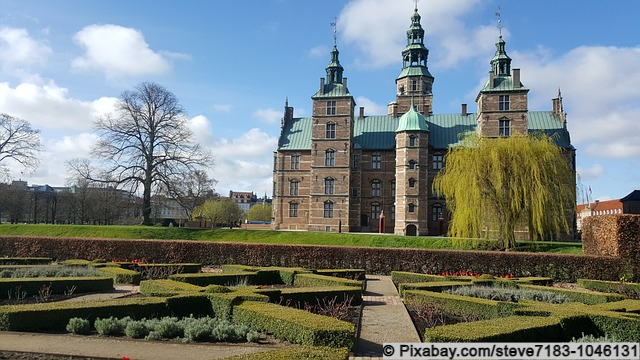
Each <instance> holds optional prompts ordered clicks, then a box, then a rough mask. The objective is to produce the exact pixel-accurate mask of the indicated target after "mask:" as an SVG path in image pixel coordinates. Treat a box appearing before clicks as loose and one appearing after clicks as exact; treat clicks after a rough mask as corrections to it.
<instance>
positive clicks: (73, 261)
mask: <svg viewBox="0 0 640 360" xmlns="http://www.w3.org/2000/svg"><path fill="white" fill-rule="evenodd" d="M92 264H93V263H92V262H91V261H89V260H84V259H69V260H64V261H63V262H62V265H66V266H84V267H87V266H89V265H92Z"/></svg>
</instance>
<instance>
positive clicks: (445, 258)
mask: <svg viewBox="0 0 640 360" xmlns="http://www.w3.org/2000/svg"><path fill="white" fill-rule="evenodd" d="M0 254H4V255H8V256H17V257H18V256H42V257H51V258H55V259H58V260H64V259H73V258H88V259H92V258H107V259H108V258H125V257H144V258H146V259H149V260H155V261H156V262H166V263H184V262H198V263H203V264H213V265H220V264H246V265H252V266H287V267H304V268H311V269H326V268H359V269H364V270H365V271H366V272H367V273H385V274H388V273H390V272H391V271H392V270H396V271H410V272H419V273H431V274H438V273H441V272H443V271H457V270H465V271H473V272H476V273H486V274H513V275H515V276H521V277H522V276H533V275H535V276H547V277H552V278H555V279H563V280H571V281H575V280H576V279H578V278H590V279H598V280H619V279H620V276H621V275H625V277H626V278H627V279H628V280H629V281H636V282H637V281H640V274H639V273H640V270H638V267H637V266H636V265H633V264H631V265H630V264H629V262H628V261H627V260H626V259H624V258H612V257H606V256H588V255H563V254H550V253H524V252H490V251H464V250H432V249H400V248H373V247H347V246H318V245H282V244H252V243H227V242H198V241H181V240H121V239H79V238H74V239H69V238H47V237H24V236H2V237H0ZM621 272H623V273H621Z"/></svg>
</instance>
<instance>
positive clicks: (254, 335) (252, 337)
mask: <svg viewBox="0 0 640 360" xmlns="http://www.w3.org/2000/svg"><path fill="white" fill-rule="evenodd" d="M260 338H262V336H260V333H259V332H257V331H255V330H249V331H248V332H247V341H248V342H254V343H257V342H258V341H260Z"/></svg>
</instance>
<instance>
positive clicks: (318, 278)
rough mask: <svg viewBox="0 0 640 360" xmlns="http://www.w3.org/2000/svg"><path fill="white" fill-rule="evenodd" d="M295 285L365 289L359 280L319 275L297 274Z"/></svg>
mask: <svg viewBox="0 0 640 360" xmlns="http://www.w3.org/2000/svg"><path fill="white" fill-rule="evenodd" d="M293 285H294V286H298V287H317V286H354V287H358V288H361V289H362V288H363V282H362V281H359V280H349V279H341V278H336V277H333V276H326V275H318V274H296V275H295V278H294V279H293Z"/></svg>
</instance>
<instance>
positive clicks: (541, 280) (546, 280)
mask: <svg viewBox="0 0 640 360" xmlns="http://www.w3.org/2000/svg"><path fill="white" fill-rule="evenodd" d="M513 281H515V282H516V283H519V284H530V285H541V286H549V285H551V284H553V279H552V278H550V277H540V276H527V277H521V278H518V279H515V280H513Z"/></svg>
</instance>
